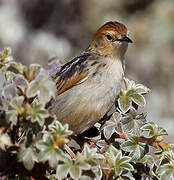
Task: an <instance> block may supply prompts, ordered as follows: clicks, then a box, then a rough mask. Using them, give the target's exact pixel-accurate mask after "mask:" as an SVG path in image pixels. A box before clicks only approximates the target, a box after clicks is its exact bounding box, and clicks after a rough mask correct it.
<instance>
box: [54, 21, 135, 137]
mask: <svg viewBox="0 0 174 180" xmlns="http://www.w3.org/2000/svg"><path fill="white" fill-rule="evenodd" d="M128 43H132V40H131V39H130V38H128V30H127V28H126V27H125V26H124V25H123V24H121V23H118V22H116V21H113V22H112V21H111V22H107V23H106V24H104V25H103V26H102V27H101V28H99V29H98V30H97V32H96V33H95V35H94V37H93V40H92V42H91V44H90V45H89V47H88V48H87V49H86V50H85V51H84V52H83V53H82V54H81V55H80V56H77V57H75V58H74V59H72V60H71V61H69V62H68V63H66V64H65V65H64V66H63V67H62V68H61V69H60V71H59V72H58V73H57V75H56V78H55V82H56V86H57V94H58V96H57V97H56V100H55V101H54V102H53V104H52V107H51V111H52V112H53V113H54V114H56V116H57V119H58V120H59V121H60V122H61V123H62V124H65V123H67V124H69V128H70V129H71V130H72V131H74V134H78V133H82V132H83V131H85V130H87V129H88V128H90V127H91V126H93V125H94V124H95V123H96V122H97V121H98V120H100V119H101V118H102V117H103V116H104V115H105V114H106V113H107V112H108V111H109V110H110V108H111V107H112V105H113V103H114V101H115V99H116V96H117V95H118V94H119V91H120V87H121V82H122V79H123V76H124V65H123V58H124V55H125V52H126V50H127V48H128Z"/></svg>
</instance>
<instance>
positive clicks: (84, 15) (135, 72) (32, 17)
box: [0, 0, 174, 141]
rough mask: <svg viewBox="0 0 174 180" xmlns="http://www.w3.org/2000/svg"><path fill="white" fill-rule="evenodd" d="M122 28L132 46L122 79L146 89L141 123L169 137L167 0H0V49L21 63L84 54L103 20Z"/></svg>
mask: <svg viewBox="0 0 174 180" xmlns="http://www.w3.org/2000/svg"><path fill="white" fill-rule="evenodd" d="M111 20H117V21H119V22H122V23H123V24H125V25H126V26H127V27H128V29H129V31H130V37H131V38H132V39H133V41H134V43H133V44H131V45H130V46H129V49H128V52H127V54H126V62H127V64H126V76H127V77H128V78H129V79H133V80H135V81H136V82H139V83H142V84H144V85H146V86H148V87H149V88H151V90H152V91H151V93H150V95H148V97H147V109H146V111H147V112H148V115H147V119H148V120H149V121H155V122H157V123H158V124H159V125H160V126H162V127H164V128H165V129H166V130H167V131H168V133H169V136H168V138H167V139H168V140H169V141H172V140H173V137H174V1H173V0H165V1H164V0H107V1H106V0H83V1H82V0H0V49H1V50H2V48H4V47H6V46H11V48H12V52H13V56H14V58H15V59H16V60H17V61H20V62H22V63H23V64H27V65H28V64H31V63H39V64H42V65H43V66H45V65H46V64H47V63H48V60H49V59H50V58H52V57H54V56H57V57H58V58H60V59H63V60H66V61H67V60H70V59H71V58H72V57H74V56H75V55H78V54H79V53H80V52H81V51H82V50H84V49H85V48H86V47H87V46H88V44H89V43H90V41H91V37H92V35H93V34H94V32H95V31H96V30H97V28H99V27H100V26H101V25H102V24H103V23H104V22H106V21H111Z"/></svg>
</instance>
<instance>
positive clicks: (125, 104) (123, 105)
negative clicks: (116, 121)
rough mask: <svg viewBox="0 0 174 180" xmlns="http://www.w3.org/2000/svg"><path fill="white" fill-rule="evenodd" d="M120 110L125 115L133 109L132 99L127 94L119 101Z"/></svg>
mask: <svg viewBox="0 0 174 180" xmlns="http://www.w3.org/2000/svg"><path fill="white" fill-rule="evenodd" d="M118 105H119V108H120V109H121V111H122V112H123V113H126V112H127V111H128V110H129V109H130V107H131V99H130V98H129V96H127V95H126V94H125V93H123V95H122V96H120V97H119V99H118Z"/></svg>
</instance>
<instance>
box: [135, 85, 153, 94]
mask: <svg viewBox="0 0 174 180" xmlns="http://www.w3.org/2000/svg"><path fill="white" fill-rule="evenodd" d="M135 89H136V92H137V93H138V94H147V93H148V92H150V89H149V88H147V87H146V86H144V85H142V84H136V85H135Z"/></svg>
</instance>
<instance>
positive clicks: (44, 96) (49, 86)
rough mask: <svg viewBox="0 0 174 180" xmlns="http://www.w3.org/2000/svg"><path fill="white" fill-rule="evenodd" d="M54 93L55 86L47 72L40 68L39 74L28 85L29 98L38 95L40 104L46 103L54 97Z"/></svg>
mask: <svg viewBox="0 0 174 180" xmlns="http://www.w3.org/2000/svg"><path fill="white" fill-rule="evenodd" d="M56 92H57V90H56V86H55V84H54V82H53V81H52V80H51V78H50V76H49V74H48V72H47V71H46V70H44V69H43V68H40V72H39V74H38V76H37V77H36V79H35V80H33V81H32V82H31V83H30V84H29V88H28V95H29V96H30V97H33V96H35V95H38V98H39V101H40V102H41V103H47V102H48V101H49V100H50V98H51V97H55V95H56Z"/></svg>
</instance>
